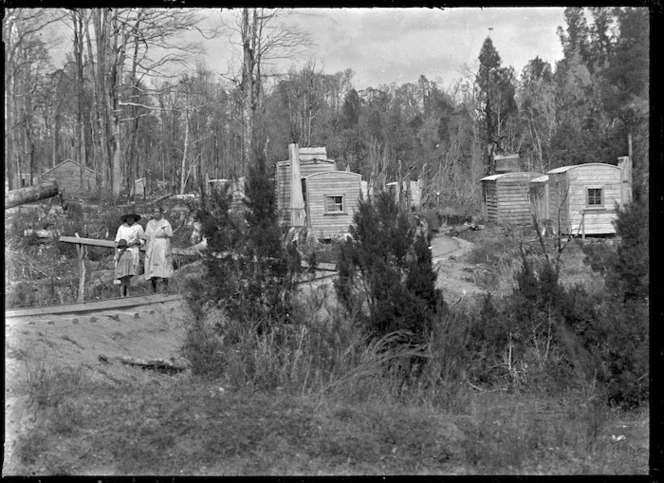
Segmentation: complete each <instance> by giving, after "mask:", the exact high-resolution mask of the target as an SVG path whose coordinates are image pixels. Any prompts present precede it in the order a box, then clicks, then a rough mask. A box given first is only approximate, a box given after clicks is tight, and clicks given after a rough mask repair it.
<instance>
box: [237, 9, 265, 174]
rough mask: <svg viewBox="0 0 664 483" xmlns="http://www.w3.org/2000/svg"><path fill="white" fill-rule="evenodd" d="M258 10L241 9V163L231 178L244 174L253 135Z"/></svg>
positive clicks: (249, 156)
mask: <svg viewBox="0 0 664 483" xmlns="http://www.w3.org/2000/svg"><path fill="white" fill-rule="evenodd" d="M257 23H258V12H257V11H256V9H248V8H245V9H243V10H242V51H243V67H242V100H243V102H242V128H243V129H242V164H241V166H240V169H239V171H236V170H235V169H234V170H233V178H238V177H240V176H243V175H244V168H245V166H246V165H247V164H248V163H249V160H250V159H251V154H252V146H253V137H254V115H253V114H254V106H255V99H254V93H255V91H256V85H255V84H256V83H258V82H260V79H257V78H256V76H255V69H256V54H257V52H256V49H255V48H256V36H257V32H256V28H257Z"/></svg>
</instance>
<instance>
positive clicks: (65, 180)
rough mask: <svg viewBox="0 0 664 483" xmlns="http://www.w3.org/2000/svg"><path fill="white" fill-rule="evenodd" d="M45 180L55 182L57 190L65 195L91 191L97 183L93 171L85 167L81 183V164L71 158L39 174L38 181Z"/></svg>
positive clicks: (71, 195)
mask: <svg viewBox="0 0 664 483" xmlns="http://www.w3.org/2000/svg"><path fill="white" fill-rule="evenodd" d="M47 180H49V181H55V182H57V183H58V190H59V192H60V193H62V194H63V195H64V196H65V197H73V196H77V195H79V194H81V193H84V192H91V191H93V190H94V189H95V187H96V185H97V182H96V180H95V172H94V171H93V170H92V169H90V168H87V167H86V168H84V171H83V184H81V165H80V164H78V163H76V162H74V161H72V160H71V159H67V160H65V161H62V162H61V163H59V164H57V165H55V166H54V167H53V168H51V169H49V170H47V171H44V172H43V173H42V174H41V176H39V182H42V181H47Z"/></svg>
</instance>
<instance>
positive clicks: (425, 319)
mask: <svg viewBox="0 0 664 483" xmlns="http://www.w3.org/2000/svg"><path fill="white" fill-rule="evenodd" d="M350 232H351V235H352V239H351V240H347V241H346V242H345V243H343V244H342V245H341V246H340V254H339V263H338V271H339V277H338V278H337V280H335V289H336V292H337V296H338V297H339V300H340V301H341V302H342V304H343V306H344V307H345V308H346V310H347V311H348V312H349V313H358V314H359V316H360V318H361V323H362V324H363V325H364V326H365V327H366V328H367V330H368V332H369V333H370V334H372V337H375V338H380V337H383V336H385V335H387V334H389V333H391V332H394V331H398V330H406V331H409V332H410V333H411V334H412V336H411V337H410V340H409V342H410V343H416V344H417V343H423V342H424V341H425V339H426V335H427V334H428V333H429V332H430V331H431V328H432V323H433V320H434V317H435V314H436V313H437V312H438V311H439V310H441V307H442V303H443V299H442V294H441V292H440V290H439V289H437V288H436V287H435V283H436V273H435V271H434V269H433V266H432V260H431V252H430V250H429V247H428V243H427V241H426V238H425V235H424V234H422V233H420V234H417V235H416V228H415V225H414V223H412V222H411V220H409V218H408V215H407V213H406V212H405V211H404V210H402V209H400V208H399V207H398V205H397V204H396V202H395V201H394V199H393V197H391V196H390V195H389V193H381V194H380V195H379V196H378V197H377V198H376V199H375V200H374V201H361V202H360V205H359V207H358V211H356V213H355V215H354V218H353V225H352V226H351V227H350ZM365 308H366V311H365V310H364V309H365Z"/></svg>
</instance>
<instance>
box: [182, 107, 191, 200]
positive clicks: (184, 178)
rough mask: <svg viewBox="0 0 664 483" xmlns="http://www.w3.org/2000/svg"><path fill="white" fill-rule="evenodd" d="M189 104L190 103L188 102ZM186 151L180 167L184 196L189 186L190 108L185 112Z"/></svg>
mask: <svg viewBox="0 0 664 483" xmlns="http://www.w3.org/2000/svg"><path fill="white" fill-rule="evenodd" d="M187 102H189V101H187ZM184 122H185V128H184V149H183V150H182V165H181V166H180V194H181V195H183V194H184V189H185V185H186V184H187V169H186V168H187V152H188V150H189V107H188V106H187V109H186V110H185V121H184Z"/></svg>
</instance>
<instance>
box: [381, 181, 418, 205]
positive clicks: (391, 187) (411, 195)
mask: <svg viewBox="0 0 664 483" xmlns="http://www.w3.org/2000/svg"><path fill="white" fill-rule="evenodd" d="M385 188H386V189H387V191H389V192H390V193H391V194H392V196H394V199H398V197H399V193H398V189H399V183H398V182H397V181H392V182H391V183H387V184H386V185H385ZM401 196H406V197H408V206H409V207H415V208H417V209H419V208H420V204H421V183H420V180H410V182H409V181H408V180H404V181H402V182H401Z"/></svg>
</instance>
